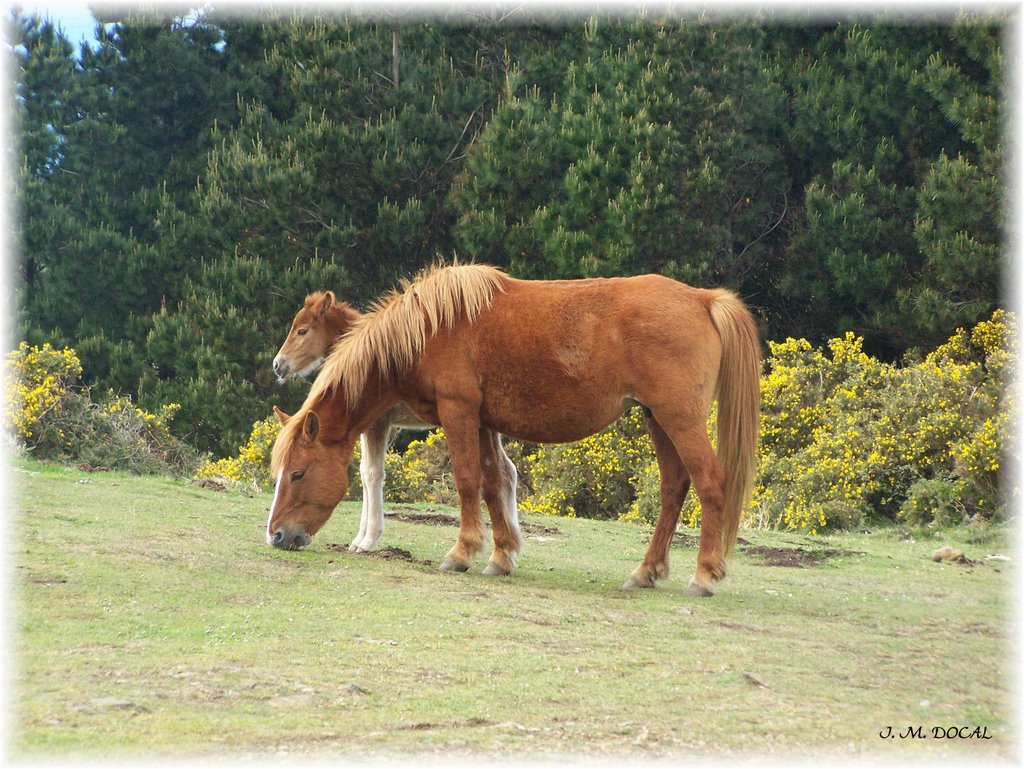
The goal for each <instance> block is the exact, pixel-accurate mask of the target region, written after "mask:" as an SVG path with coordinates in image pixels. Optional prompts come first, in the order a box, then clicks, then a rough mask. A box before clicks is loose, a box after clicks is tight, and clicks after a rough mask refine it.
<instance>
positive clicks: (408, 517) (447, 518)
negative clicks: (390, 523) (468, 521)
mask: <svg viewBox="0 0 1024 769" xmlns="http://www.w3.org/2000/svg"><path fill="white" fill-rule="evenodd" d="M387 517H388V518H394V519H395V520H396V521H405V522H407V523H425V524H428V525H430V526H458V525H459V519H458V518H456V517H455V516H454V515H445V514H444V513H406V512H401V513H388V514H387Z"/></svg>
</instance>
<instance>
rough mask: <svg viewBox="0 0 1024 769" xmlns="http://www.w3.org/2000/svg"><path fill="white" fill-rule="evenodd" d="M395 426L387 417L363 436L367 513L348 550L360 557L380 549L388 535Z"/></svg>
mask: <svg viewBox="0 0 1024 769" xmlns="http://www.w3.org/2000/svg"><path fill="white" fill-rule="evenodd" d="M390 432H391V422H390V421H389V420H388V419H387V417H386V416H385V417H384V418H382V419H378V420H377V421H376V422H374V423H373V424H372V425H371V426H370V427H369V428H368V429H367V431H366V432H365V433H363V434H362V436H360V439H359V440H360V446H361V450H360V457H359V477H360V479H361V480H362V482H363V511H362V517H361V518H360V519H359V533H358V534H356V537H355V539H353V540H352V543H351V544H350V545H349V546H348V549H349V550H352V551H355V552H357V553H368V552H370V551H371V550H373V548H375V547H376V546H377V542H379V541H380V536H381V534H382V533H383V532H384V457H385V455H386V454H387V450H388V436H389V434H390Z"/></svg>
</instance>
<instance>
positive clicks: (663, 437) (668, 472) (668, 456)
mask: <svg viewBox="0 0 1024 769" xmlns="http://www.w3.org/2000/svg"><path fill="white" fill-rule="evenodd" d="M644 416H645V417H646V418H647V429H648V431H649V432H650V434H651V443H653V444H654V453H655V456H656V457H657V460H658V471H659V473H660V475H661V512H660V513H659V515H658V523H657V525H656V526H655V528H654V535H653V536H652V537H651V542H650V544H649V545H648V546H647V553H646V554H645V555H644V560H643V561H642V562H641V564H640V565H639V566H638V567H637V568H636V569H635V570H634V571H633V573H632V575H630V577H629V579H628V580H626V583H625V584H624V585H623V587H624V588H627V589H629V588H638V587H654V585H655V583H656V582H657V581H658V580H659V579H666V578H667V577H668V571H669V568H668V554H669V547H670V546H671V544H672V537H673V535H674V534H675V531H676V525H677V524H678V522H679V512H680V510H681V509H682V507H683V502H684V501H685V499H686V494H687V492H688V491H689V490H690V475H689V473H688V472H687V471H686V467H685V466H684V465H683V462H682V460H681V459H680V458H679V453H678V452H677V451H676V448H675V446H674V445H673V444H672V440H671V439H670V438H669V437H668V435H667V434H666V433H665V431H664V430H663V429H662V427H661V425H660V424H659V423H658V421H657V420H656V419H655V418H654V416H653V415H652V414H651V413H650V412H649V411H647V410H646V409H645V410H644Z"/></svg>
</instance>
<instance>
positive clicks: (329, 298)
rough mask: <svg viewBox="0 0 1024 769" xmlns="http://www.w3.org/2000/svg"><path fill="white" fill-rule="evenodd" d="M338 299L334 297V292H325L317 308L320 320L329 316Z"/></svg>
mask: <svg viewBox="0 0 1024 769" xmlns="http://www.w3.org/2000/svg"><path fill="white" fill-rule="evenodd" d="M336 301H337V299H336V298H335V296H334V292H333V291H325V292H324V295H323V297H322V298H321V299H320V302H319V304H317V306H316V314H317V317H318V318H322V317H323V316H324V315H326V314H327V311H328V310H329V309H331V307H333V306H334V303H335V302H336Z"/></svg>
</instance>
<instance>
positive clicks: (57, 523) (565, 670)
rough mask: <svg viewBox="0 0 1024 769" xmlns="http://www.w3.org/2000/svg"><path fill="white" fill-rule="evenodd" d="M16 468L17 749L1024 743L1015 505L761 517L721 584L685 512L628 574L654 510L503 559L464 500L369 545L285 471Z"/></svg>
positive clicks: (821, 747) (546, 751)
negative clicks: (240, 482) (658, 570)
mask: <svg viewBox="0 0 1024 769" xmlns="http://www.w3.org/2000/svg"><path fill="white" fill-rule="evenodd" d="M9 487H10V488H11V494H10V496H11V497H12V498H13V500H12V501H13V504H12V505H11V507H12V510H11V512H10V514H9V521H8V531H9V532H10V535H11V536H10V539H9V543H8V561H9V569H10V571H11V573H12V577H11V591H12V593H13V595H12V596H11V598H12V599H13V600H12V603H11V610H10V613H9V616H11V617H12V619H10V620H9V623H8V624H9V633H10V640H9V648H10V650H11V652H12V653H13V661H12V663H11V667H10V671H9V675H10V677H11V678H12V679H13V680H12V683H11V686H10V687H9V698H10V702H9V704H8V712H9V716H8V718H9V723H10V729H11V740H10V744H9V745H8V747H7V750H8V757H9V758H13V759H18V760H24V759H30V758H32V759H35V758H48V759H50V758H60V757H67V756H69V755H73V756H76V757H93V758H104V759H108V758H110V757H111V756H120V757H124V758H131V757H138V756H145V757H166V756H175V757H181V756H196V755H206V754H216V755H222V754H227V755H231V756H243V757H268V758H272V757H275V756H279V755H303V756H311V757H321V758H324V757H342V758H353V759H365V758H368V757H369V758H375V757H395V756H399V755H403V754H408V753H416V754H425V755H427V756H431V755H433V756H438V755H455V756H458V757H463V758H467V757H468V758H479V757H481V756H483V757H485V758H493V759H495V760H498V759H500V758H501V757H502V755H504V754H505V753H506V752H512V753H513V754H514V755H515V756H516V758H517V760H519V759H523V758H527V759H528V758H552V757H559V756H581V755H589V756H596V757H612V758H623V757H628V758H632V759H643V758H652V759H655V758H657V759H661V758H721V757H727V758H736V757H747V756H769V757H791V756H797V757H805V758H813V759H815V760H818V759H821V758H823V757H828V756H831V757H835V758H848V757H858V756H859V757H867V758H872V759H873V758H887V757H888V758H893V759H899V760H901V761H902V760H904V759H913V758H917V757H921V758H936V759H938V758H942V757H947V758H948V757H953V758H964V759H978V760H986V761H987V760H990V759H1017V758H1019V756H1018V754H1017V749H1018V743H1017V731H1016V729H1017V723H1016V713H1015V711H1014V705H1015V703H1016V701H1017V695H1016V686H1017V681H1016V677H1015V670H1014V656H1013V654H1014V653H1013V650H1012V648H1011V645H1012V643H1013V641H1014V639H1015V635H1016V634H1015V627H1014V623H1015V615H1014V584H1015V582H1016V571H1017V569H1018V568H1019V565H1018V564H1017V563H1016V561H1015V560H1011V561H1004V560H993V559H989V560H986V559H985V557H986V555H991V554H1005V553H1007V552H1009V551H1008V549H1007V548H1008V547H1010V545H1008V543H1007V541H1006V537H1007V532H1006V531H1005V530H990V531H988V532H986V533H984V534H982V535H980V536H979V535H977V534H975V535H971V534H970V533H969V532H968V531H967V530H966V529H963V530H957V531H955V532H944V533H943V535H942V536H934V537H931V538H928V537H924V538H922V536H921V535H920V534H919V533H918V535H917V536H916V537H915V538H908V537H906V536H905V535H903V534H901V533H900V532H898V531H896V530H895V529H891V528H880V529H876V530H872V531H871V532H864V533H856V534H843V535H829V536H826V537H814V538H811V537H803V536H799V535H796V534H793V533H786V532H752V531H745V530H744V531H741V537H742V538H743V539H742V541H741V543H740V545H739V546H738V548H737V554H736V556H735V558H734V559H733V563H732V568H731V572H730V576H729V578H728V579H727V580H726V581H725V582H723V583H722V584H721V585H720V587H719V590H718V593H717V594H716V596H715V597H714V598H711V599H698V598H692V597H689V596H687V595H686V594H685V588H686V585H687V581H688V579H689V576H690V574H691V573H692V569H693V566H694V562H695V557H696V540H695V539H693V538H692V536H687V535H680V536H679V537H678V539H679V544H678V546H677V547H675V548H674V550H673V555H672V559H673V560H672V564H673V569H674V571H673V577H672V578H671V579H670V580H669V581H668V582H666V583H664V584H662V585H661V586H659V587H658V588H657V589H655V590H648V591H632V592H627V591H623V590H620V589H619V585H620V584H621V583H622V582H623V580H624V579H625V578H626V577H627V576H628V575H629V573H630V571H631V570H632V568H633V567H634V566H635V565H636V564H637V563H639V560H640V558H641V556H642V554H643V551H644V548H645V544H646V540H647V539H648V537H649V532H648V531H646V530H645V529H642V528H639V527H636V526H630V525H625V524H619V523H612V522H602V521H577V520H565V519H555V518H538V517H532V518H528V519H526V521H525V523H526V526H525V534H526V550H525V553H524V554H523V556H522V558H521V559H520V568H519V569H518V570H517V571H516V573H515V574H514V575H513V576H511V577H506V578H488V577H484V576H483V575H481V574H480V573H479V569H481V568H483V566H485V565H486V555H483V556H481V558H480V560H479V563H478V568H477V570H475V571H471V572H470V573H468V574H450V573H441V572H438V571H437V570H436V567H437V564H438V563H439V562H440V561H441V559H442V558H443V557H444V554H445V553H446V552H447V550H448V548H449V547H450V546H451V545H452V543H453V542H454V537H455V532H456V529H455V526H454V525H453V516H454V515H455V511H452V510H448V509H443V508H426V507H410V506H400V507H399V508H398V509H397V510H395V513H396V515H393V516H390V517H389V518H388V522H387V528H386V530H385V533H384V537H383V539H382V542H381V545H382V547H383V548H384V549H382V551H381V552H380V553H379V554H376V555H370V556H367V555H354V554H351V553H349V552H347V550H345V548H344V545H345V544H346V543H347V542H348V540H349V538H350V537H351V536H352V535H353V534H354V532H355V530H356V528H357V524H358V504H357V503H351V502H346V503H344V504H343V505H342V506H341V507H340V508H339V510H338V511H337V512H336V513H335V515H334V518H333V519H332V520H331V521H330V522H329V523H328V524H327V526H326V527H325V528H324V530H323V531H322V532H321V533H320V534H319V535H318V536H317V537H316V538H315V539H314V541H313V543H312V545H311V546H310V548H309V549H308V550H306V551H305V552H279V551H275V550H273V549H271V548H269V547H267V545H266V544H265V540H264V531H263V529H264V526H265V523H266V511H267V509H268V506H269V502H270V499H269V496H267V495H263V496H255V497H251V496H246V495H244V494H242V493H239V492H232V491H226V492H215V491H210V490H206V489H202V488H198V487H196V486H194V485H191V484H189V483H188V482H187V481H184V480H168V479H160V478H139V477H132V476H126V475H117V474H107V473H96V474H87V473H83V472H78V471H74V470H66V469H59V468H54V467H50V466H45V465H41V464H37V463H34V462H31V461H26V460H16V461H14V462H13V464H12V467H11V471H10V473H9ZM944 544H952V545H954V546H956V547H959V548H961V549H962V550H963V551H964V552H965V553H966V555H967V557H968V558H969V559H973V560H974V561H976V563H974V564H973V565H971V564H956V563H934V562H932V561H931V559H930V556H931V553H932V552H933V551H934V550H935V549H936V548H937V547H939V546H940V545H944ZM1011 554H1012V553H1011ZM888 727H892V729H893V734H894V737H893V738H891V739H885V738H883V737H882V736H880V734H882V733H884V732H885V730H886V729H887V728H888ZM935 727H941V728H943V729H948V728H950V727H957V728H960V727H966V728H967V730H966V731H962V732H961V734H962V735H963V736H964V737H965V739H952V740H951V739H943V738H941V737H940V738H936V737H935V736H934V735H935V733H934V732H933V731H932V730H933V728H935ZM908 729H911V730H913V731H912V732H911V734H910V736H906V737H903V738H901V737H900V735H901V734H905V733H906V730H908ZM968 732H973V733H974V736H972V737H969V738H967V736H968ZM919 737H920V738H919ZM985 737H988V738H989V739H985Z"/></svg>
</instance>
